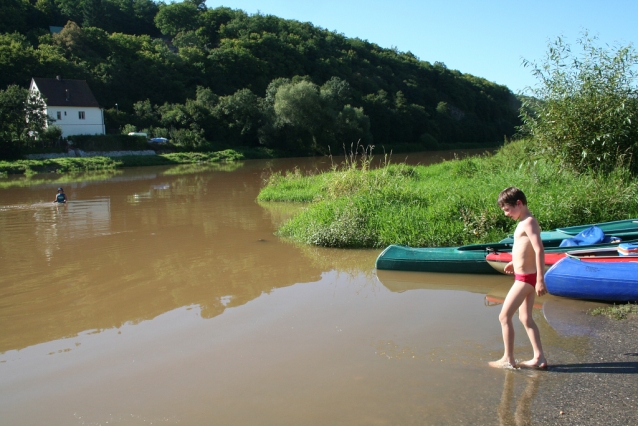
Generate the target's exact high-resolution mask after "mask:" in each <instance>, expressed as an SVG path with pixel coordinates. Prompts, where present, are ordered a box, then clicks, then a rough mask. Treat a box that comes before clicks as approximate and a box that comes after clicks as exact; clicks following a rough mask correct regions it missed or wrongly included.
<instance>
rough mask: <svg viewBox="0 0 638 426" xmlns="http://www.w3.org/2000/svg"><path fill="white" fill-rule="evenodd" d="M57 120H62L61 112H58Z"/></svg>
mask: <svg viewBox="0 0 638 426" xmlns="http://www.w3.org/2000/svg"><path fill="white" fill-rule="evenodd" d="M58 120H62V111H58Z"/></svg>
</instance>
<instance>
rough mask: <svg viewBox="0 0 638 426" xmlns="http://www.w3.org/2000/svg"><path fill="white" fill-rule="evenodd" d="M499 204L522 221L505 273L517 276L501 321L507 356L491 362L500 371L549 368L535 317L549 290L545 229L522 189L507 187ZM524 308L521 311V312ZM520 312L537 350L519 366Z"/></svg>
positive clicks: (508, 215) (506, 212) (518, 227)
mask: <svg viewBox="0 0 638 426" xmlns="http://www.w3.org/2000/svg"><path fill="white" fill-rule="evenodd" d="M498 205H499V207H500V208H501V209H502V210H503V212H504V213H505V216H507V217H511V218H512V219H514V220H517V221H518V225H516V230H515V231H514V246H513V247H512V261H511V262H510V263H508V264H507V265H506V266H505V272H506V273H508V274H514V285H512V288H511V289H510V291H509V292H508V293H507V296H506V297H505V301H504V302H503V309H502V310H501V314H500V315H499V317H498V319H499V321H500V322H501V328H502V330H503V342H504V343H505V354H504V355H503V358H501V359H499V360H498V361H492V362H490V363H489V365H490V367H497V368H515V367H518V368H537V369H547V360H546V359H545V355H543V347H542V345H541V337H540V334H539V331H538V326H537V325H536V323H535V322H534V320H533V318H532V307H533V306H534V298H535V296H536V295H537V294H538V295H539V296H542V295H544V294H546V293H547V288H546V287H545V278H544V277H543V272H544V271H545V251H544V249H543V243H542V241H541V229H540V226H538V221H537V220H536V218H534V216H532V213H531V212H530V211H529V209H528V208H527V199H526V198H525V194H523V191H521V190H520V189H518V188H515V187H510V188H506V189H504V190H503V191H501V193H500V194H499V196H498ZM519 308H520V309H519ZM517 309H519V311H518V318H519V319H520V321H521V323H522V324H523V326H524V327H525V331H527V336H528V337H529V340H530V342H531V343H532V348H533V349H534V358H532V359H530V360H529V361H522V362H519V363H517V362H516V360H515V359H514V324H513V322H512V317H513V316H514V314H515V313H516V310H517Z"/></svg>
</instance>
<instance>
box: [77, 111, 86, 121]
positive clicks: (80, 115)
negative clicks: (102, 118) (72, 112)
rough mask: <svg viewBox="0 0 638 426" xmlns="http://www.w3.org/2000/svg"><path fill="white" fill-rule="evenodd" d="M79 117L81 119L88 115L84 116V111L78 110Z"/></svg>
mask: <svg viewBox="0 0 638 426" xmlns="http://www.w3.org/2000/svg"><path fill="white" fill-rule="evenodd" d="M78 117H79V118H80V120H84V119H85V118H86V117H84V111H78Z"/></svg>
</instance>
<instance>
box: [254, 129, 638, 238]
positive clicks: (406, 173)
mask: <svg viewBox="0 0 638 426" xmlns="http://www.w3.org/2000/svg"><path fill="white" fill-rule="evenodd" d="M369 165H370V159H369V158H358V159H353V158H352V157H351V158H350V160H349V161H348V162H346V163H345V164H343V165H340V166H339V167H335V168H334V169H333V170H332V171H330V172H328V173H322V174H316V175H311V176H303V175H302V174H301V173H300V172H299V171H293V172H291V173H288V174H286V175H281V174H274V175H272V176H271V177H270V178H269V180H268V182H267V184H266V186H265V187H264V188H263V190H262V191H261V193H260V194H259V198H258V199H259V200H260V201H288V202H291V201H292V202H305V203H308V204H307V207H306V208H305V209H304V210H303V211H302V212H301V213H300V214H298V215H297V216H295V217H294V218H292V219H291V220H289V221H288V222H286V223H285V224H284V225H283V226H282V227H281V228H280V229H279V234H280V235H281V236H283V237H289V238H292V239H293V240H296V241H299V242H303V243H307V244H314V245H319V246H328V247H384V246H386V245H388V244H406V245H410V246H448V245H459V244H470V243H479V242H490V241H497V240H499V239H501V238H503V236H504V234H506V233H508V232H511V231H512V230H513V227H514V222H512V221H511V220H509V219H507V218H505V217H504V215H503V213H502V212H501V210H500V209H499V208H498V207H497V205H496V197H497V195H498V193H499V192H500V191H501V190H502V189H503V188H505V187H508V186H518V187H520V188H521V189H523V191H524V192H525V193H526V195H527V197H528V201H529V206H530V209H531V210H532V212H533V213H534V214H535V215H536V216H537V218H538V220H539V222H540V224H541V226H542V228H543V229H550V228H555V227H558V226H568V225H576V224H582V223H592V222H599V221H606V220H615V219H622V218H629V217H638V182H637V181H636V179H635V178H632V177H631V176H630V175H629V174H627V173H626V172H624V171H618V172H616V173H612V174H611V175H608V176H592V175H586V174H580V175H578V174H575V173H572V172H569V171H568V170H566V169H564V168H561V167H559V166H558V165H557V164H555V163H553V162H551V161H548V160H543V159H535V158H534V157H533V155H532V154H531V151H530V149H529V147H528V144H527V142H525V141H520V142H515V143H510V144H508V145H506V146H504V147H503V148H502V149H501V150H499V151H498V152H497V153H496V154H494V155H486V156H483V157H473V158H468V159H463V160H454V161H446V162H444V163H441V164H436V165H432V166H427V167H426V166H408V165H405V164H387V165H385V166H384V167H381V168H377V169H373V168H371V167H369Z"/></svg>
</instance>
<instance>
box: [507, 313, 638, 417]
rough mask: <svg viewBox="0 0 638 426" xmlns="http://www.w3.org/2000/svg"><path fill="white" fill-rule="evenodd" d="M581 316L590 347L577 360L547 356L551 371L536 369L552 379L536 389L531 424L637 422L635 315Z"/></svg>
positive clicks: (637, 329)
mask: <svg viewBox="0 0 638 426" xmlns="http://www.w3.org/2000/svg"><path fill="white" fill-rule="evenodd" d="M581 320H582V321H583V322H586V323H587V325H588V326H589V327H590V329H591V330H592V332H591V334H590V339H591V340H590V342H591V350H590V351H589V353H588V354H587V355H586V356H584V357H583V359H581V360H578V362H573V361H571V362H562V360H561V359H560V357H558V359H550V363H551V365H550V369H549V371H547V372H537V373H536V374H538V375H541V376H542V375H545V376H546V377H545V380H546V379H553V380H551V381H552V382H554V383H553V385H551V386H542V385H541V386H539V387H538V393H537V395H536V397H535V398H534V401H533V403H532V405H533V407H532V410H531V411H532V416H531V421H532V424H548V425H550V424H565V425H635V424H638V316H636V315H633V316H632V317H630V318H628V319H625V320H620V321H618V320H614V319H610V318H607V317H604V316H591V315H587V314H583V316H582V317H581ZM514 373H515V374H516V373H519V372H514ZM523 374H525V373H523ZM528 374H533V373H528ZM552 376H553V377H552ZM556 376H560V377H556ZM541 381H544V379H542V378H541ZM548 381H550V380H548ZM561 412H562V414H561ZM505 423H506V424H507V423H509V422H505ZM513 424H521V423H520V422H519V423H516V422H514V423H513ZM522 424H526V423H524V422H523V423H522Z"/></svg>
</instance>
